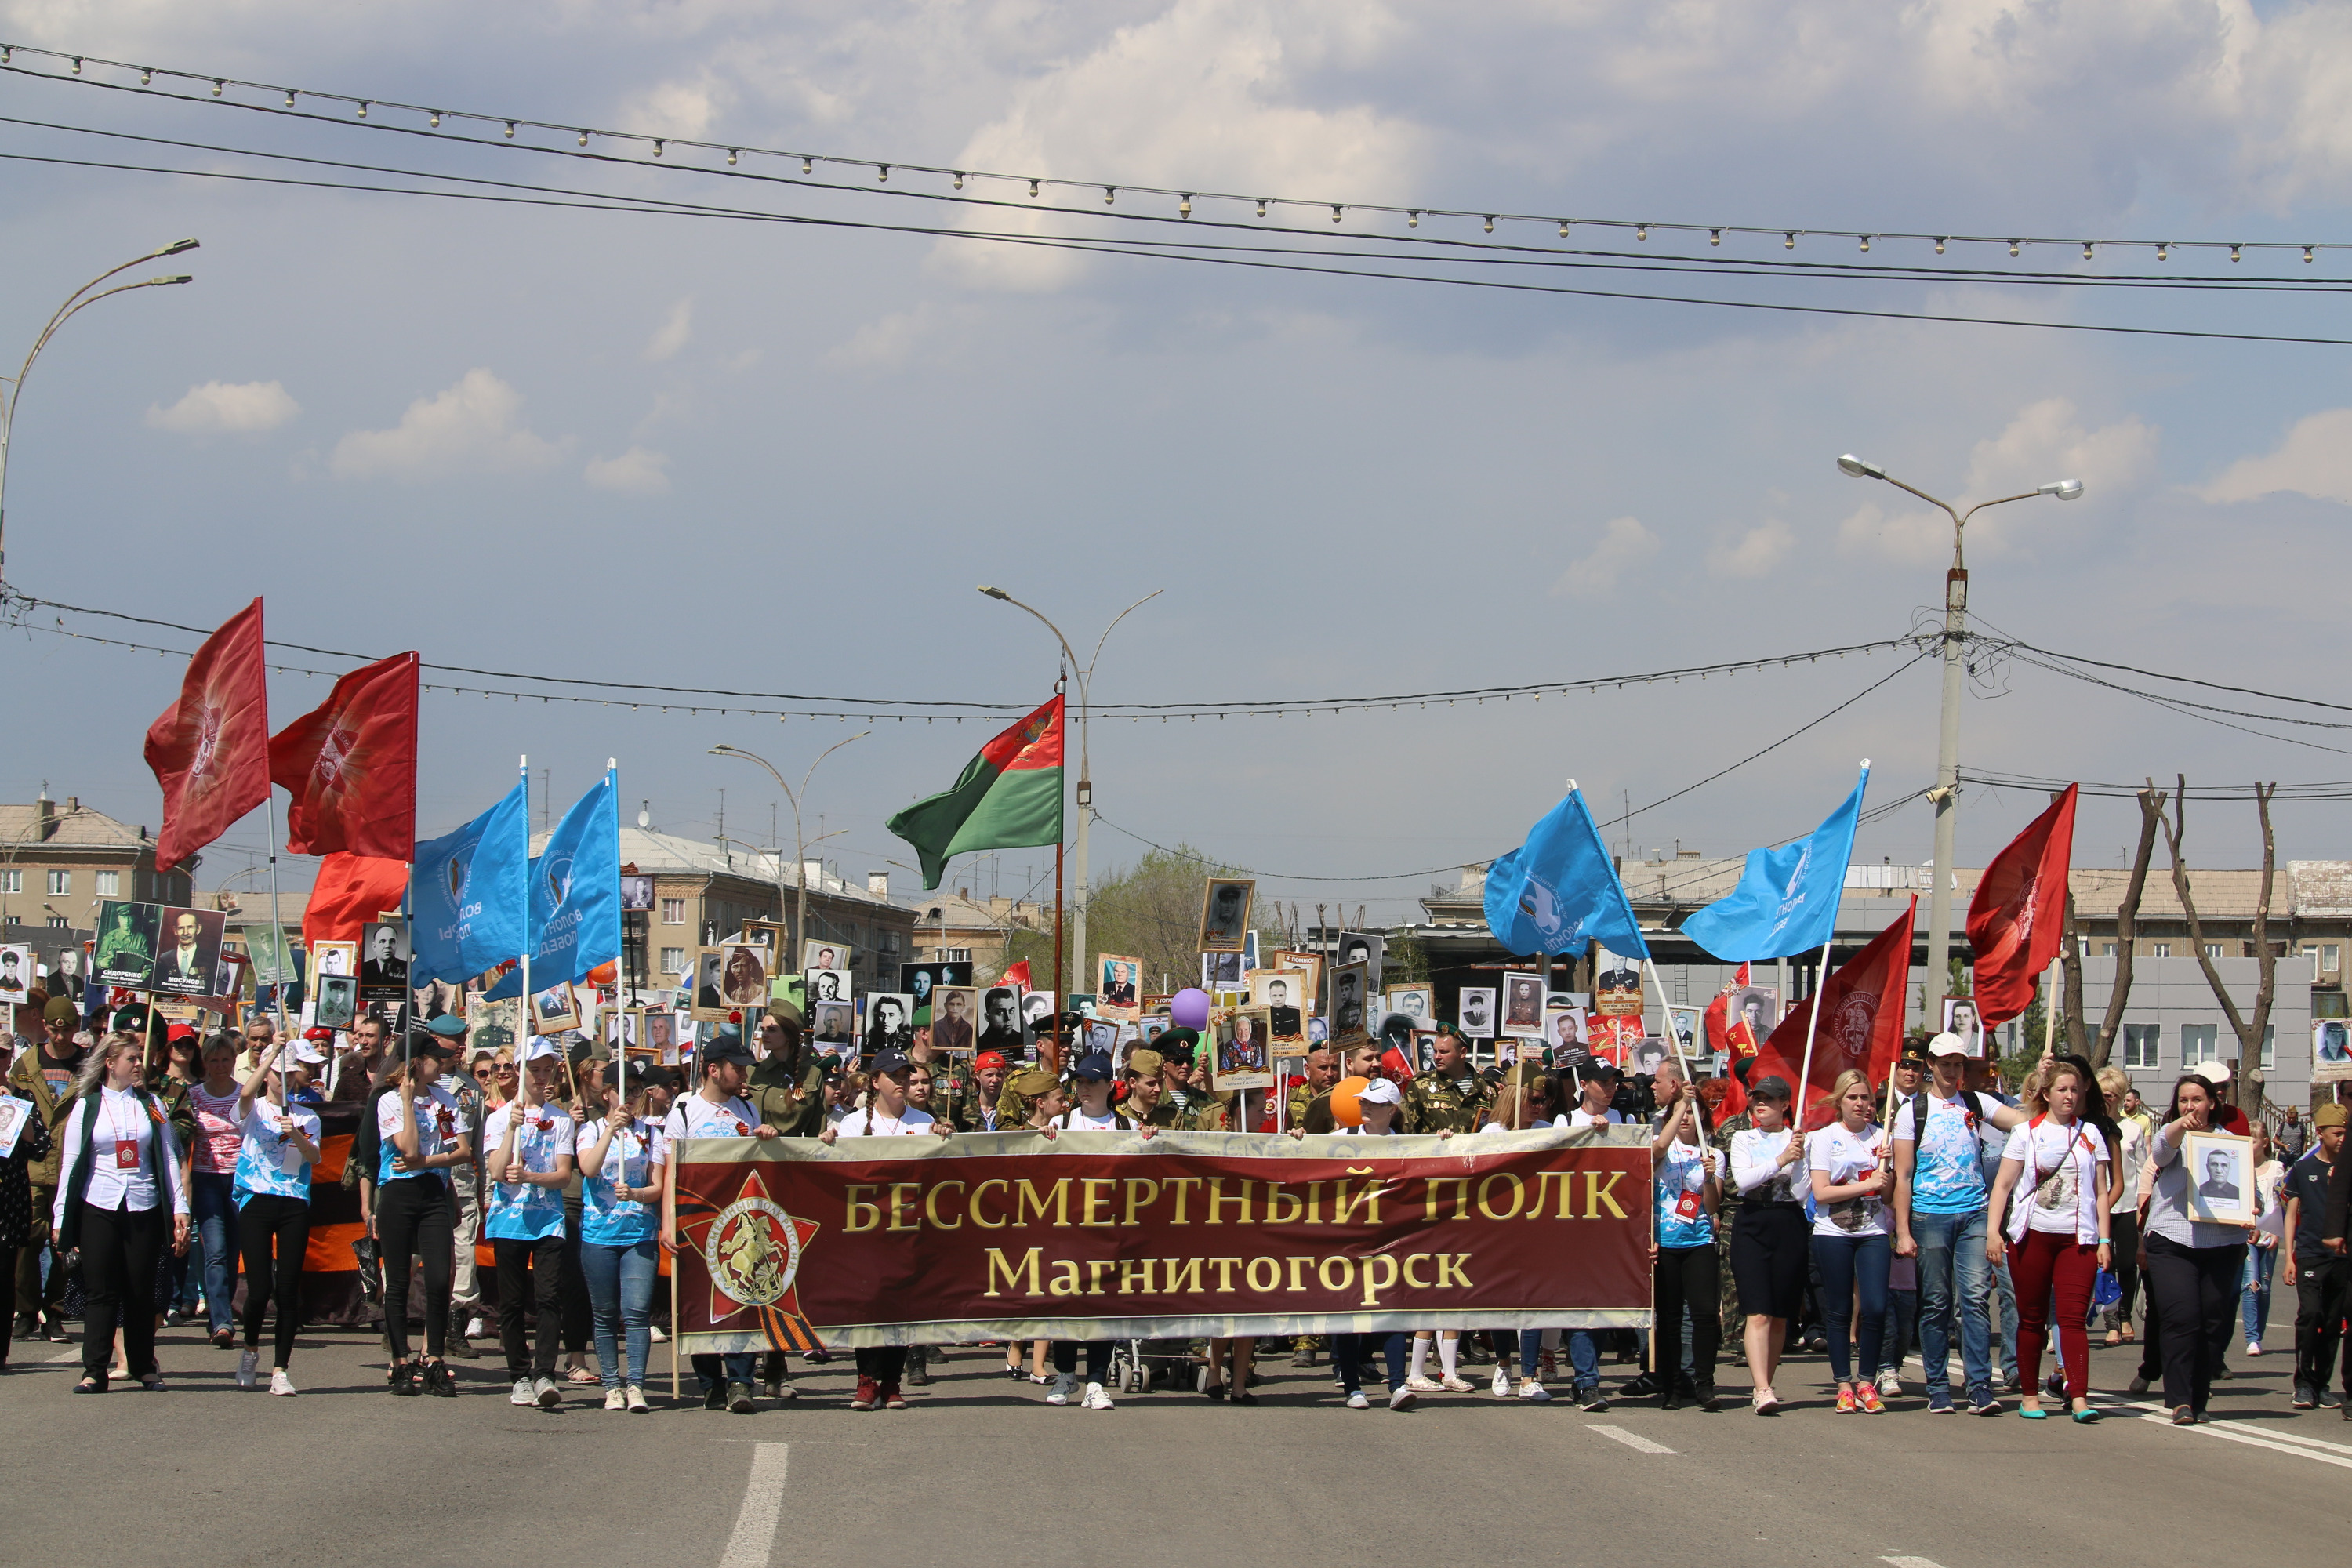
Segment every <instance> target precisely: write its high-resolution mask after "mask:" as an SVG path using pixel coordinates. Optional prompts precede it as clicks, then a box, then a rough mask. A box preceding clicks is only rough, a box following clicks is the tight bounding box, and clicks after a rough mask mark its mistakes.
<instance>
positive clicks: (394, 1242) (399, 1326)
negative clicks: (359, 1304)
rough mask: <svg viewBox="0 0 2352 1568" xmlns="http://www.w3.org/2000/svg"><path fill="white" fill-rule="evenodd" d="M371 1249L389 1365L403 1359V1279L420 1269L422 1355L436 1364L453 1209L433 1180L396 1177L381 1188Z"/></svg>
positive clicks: (445, 1309) (445, 1315)
mask: <svg viewBox="0 0 2352 1568" xmlns="http://www.w3.org/2000/svg"><path fill="white" fill-rule="evenodd" d="M375 1234H376V1245H377V1247H379V1248H380V1249H381V1250H382V1251H383V1331H384V1333H385V1334H386V1335H387V1336H389V1337H390V1339H391V1341H392V1359H393V1360H394V1361H406V1360H407V1359H408V1274H409V1269H410V1268H412V1267H413V1266H414V1265H415V1264H417V1263H420V1262H421V1263H423V1264H424V1265H425V1354H426V1355H428V1356H431V1357H433V1358H434V1359H435V1360H436V1361H438V1360H439V1359H440V1358H441V1345H442V1342H443V1340H444V1338H445V1336H446V1334H447V1333H448V1331H449V1267H450V1260H451V1258H452V1256H453V1254H452V1253H451V1250H450V1248H451V1247H452V1245H453V1243H454V1242H455V1239H456V1237H457V1203H456V1200H454V1199H452V1198H451V1197H450V1195H449V1188H448V1186H447V1184H445V1183H444V1182H443V1181H442V1180H441V1178H440V1177H438V1176H435V1175H423V1176H402V1177H400V1178H399V1179H397V1180H395V1181H390V1182H386V1183H384V1184H383V1187H382V1188H381V1189H380V1195H379V1196H378V1198H377V1201H376V1211H375Z"/></svg>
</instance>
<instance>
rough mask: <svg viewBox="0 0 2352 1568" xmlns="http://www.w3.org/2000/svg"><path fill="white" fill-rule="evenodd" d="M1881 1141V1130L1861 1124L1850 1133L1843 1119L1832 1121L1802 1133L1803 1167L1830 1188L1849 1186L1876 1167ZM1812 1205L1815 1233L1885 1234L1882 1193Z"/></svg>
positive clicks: (1819, 1234)
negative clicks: (1821, 1176) (1813, 1172)
mask: <svg viewBox="0 0 2352 1568" xmlns="http://www.w3.org/2000/svg"><path fill="white" fill-rule="evenodd" d="M1885 1140H1886V1134H1885V1131H1882V1130H1881V1129H1879V1128H1876V1127H1864V1129H1863V1130H1862V1131H1860V1132H1859V1133H1854V1132H1849V1131H1846V1127H1845V1123H1844V1122H1843V1121H1832V1122H1831V1123H1830V1124H1829V1125H1828V1126H1827V1127H1824V1128H1822V1130H1821V1131H1818V1132H1812V1133H1809V1134H1807V1135H1806V1138H1805V1167H1806V1169H1808V1170H1811V1171H1819V1172H1821V1173H1822V1174H1823V1175H1824V1176H1826V1177H1827V1178H1828V1179H1829V1184H1830V1185H1832V1186H1833V1187H1845V1186H1852V1185H1853V1184H1854V1183H1856V1182H1858V1181H1860V1180H1862V1179H1863V1178H1864V1176H1866V1175H1868V1174H1870V1173H1871V1172H1873V1171H1874V1170H1876V1169H1877V1168H1878V1152H1879V1149H1880V1147H1881V1146H1882V1145H1883V1144H1884V1143H1885ZM1809 1184H1810V1183H1809ZM1814 1208H1815V1209H1816V1211H1817V1213H1816V1214H1815V1215H1814V1218H1813V1234H1814V1235H1815V1236H1885V1234H1886V1204H1885V1194H1878V1195H1877V1196H1865V1197H1856V1198H1840V1199H1838V1200H1837V1201H1835V1202H1834V1203H1828V1204H1823V1203H1821V1202H1819V1201H1818V1200H1816V1201H1815V1204H1814Z"/></svg>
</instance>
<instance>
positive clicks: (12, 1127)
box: [0, 1095, 33, 1160]
mask: <svg viewBox="0 0 2352 1568" xmlns="http://www.w3.org/2000/svg"><path fill="white" fill-rule="evenodd" d="M32 1114H33V1102H32V1101H31V1100H19V1099H18V1098H16V1096H15V1095H10V1096H8V1097H7V1098H6V1099H5V1100H0V1160H5V1159H7V1158H8V1157H9V1156H11V1155H13V1154H15V1153H16V1140H17V1139H19V1138H21V1137H23V1136H24V1134H25V1123H26V1121H28V1120H29V1119H30V1118H31V1116H32Z"/></svg>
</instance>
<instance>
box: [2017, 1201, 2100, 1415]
mask: <svg viewBox="0 0 2352 1568" xmlns="http://www.w3.org/2000/svg"><path fill="white" fill-rule="evenodd" d="M2098 1277H2099V1249H2098V1248H2097V1247H2084V1245H2083V1244H2082V1243H2080V1242H2078V1241H2076V1240H2075V1239H2074V1237H2072V1236H2071V1235H2070V1236H2059V1235H2057V1234H2055V1233H2053V1232H2051V1231H2046V1230H2029V1231H2027V1232H2026V1233H2025V1239H2024V1240H2023V1241H2021V1242H2014V1243H2011V1246H2010V1248H2009V1279H2010V1283H2011V1285H2012V1286H2014V1287H2015V1288H2016V1290H2017V1376H2018V1381H2019V1383H2020V1384H2021V1386H2022V1387H2024V1388H2025V1390H2026V1391H2027V1392H2028V1393H2032V1392H2033V1391H2035V1390H2038V1389H2039V1388H2040V1387H2041V1386H2042V1346H2043V1345H2045V1344H2047V1343H2049V1342H2050V1315H2051V1313H2052V1312H2053V1311H2054V1312H2056V1313H2057V1315H2058V1349H2059V1352H2060V1355H2061V1356H2062V1357H2063V1360H2064V1361H2065V1363H2066V1397H2067V1398H2069V1399H2081V1398H2084V1397H2085V1396H2086V1395H2087V1394H2089V1393H2090V1391H2091V1336H2090V1334H2089V1333H2088V1331H2086V1330H2085V1329H2084V1323H2085V1322H2086V1321H2088V1320H2089V1318H2090V1315H2091V1287H2092V1286H2093V1285H2094V1284H2095V1283H2096V1282H2097V1280H2098ZM2053 1297H2054V1302H2053Z"/></svg>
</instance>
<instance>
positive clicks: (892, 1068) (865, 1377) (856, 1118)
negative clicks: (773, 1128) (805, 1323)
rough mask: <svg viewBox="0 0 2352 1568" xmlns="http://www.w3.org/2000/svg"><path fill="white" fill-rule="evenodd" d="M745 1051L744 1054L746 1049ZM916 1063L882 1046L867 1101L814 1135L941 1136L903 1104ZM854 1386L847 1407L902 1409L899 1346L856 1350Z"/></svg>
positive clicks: (937, 1127)
mask: <svg viewBox="0 0 2352 1568" xmlns="http://www.w3.org/2000/svg"><path fill="white" fill-rule="evenodd" d="M746 1054H749V1053H746ZM914 1073H915V1064H914V1063H913V1062H911V1061H909V1060H908V1058H907V1055H906V1053H905V1052H903V1051H897V1050H885V1051H883V1052H882V1053H880V1054H879V1055H878V1056H877V1057H876V1058H874V1069H873V1079H874V1089H873V1094H872V1097H871V1099H870V1100H868V1101H867V1103H866V1105H865V1106H863V1107H861V1108H860V1109H858V1110H853V1111H851V1112H850V1113H849V1114H848V1115H847V1116H845V1117H843V1118H842V1119H841V1120H840V1121H836V1122H835V1123H834V1124H833V1125H832V1126H830V1127H828V1128H826V1129H825V1130H824V1131H822V1132H820V1133H818V1134H817V1142H820V1143H828V1144H829V1143H833V1142H836V1141H837V1140H839V1139H842V1138H905V1137H912V1136H915V1135H916V1134H919V1133H924V1132H929V1133H932V1134H935V1135H937V1136H939V1137H941V1138H944V1137H946V1136H947V1135H948V1134H949V1132H950V1131H951V1129H950V1127H949V1126H948V1124H947V1123H946V1122H944V1121H937V1120H935V1119H934V1118H933V1117H932V1116H931V1114H930V1113H929V1111H926V1110H917V1109H915V1107H913V1106H911V1105H909V1104H908V1103H907V1084H908V1080H909V1079H912V1078H913V1077H914ZM856 1361H857V1387H856V1390H855V1391H854V1392H853V1393H852V1394H850V1397H849V1407H850V1408H851V1409H852V1410H871V1409H873V1408H875V1406H877V1405H879V1406H881V1407H882V1408H883V1409H885V1410H904V1409H905V1408H907V1396H906V1394H904V1393H902V1392H901V1391H900V1389H899V1386H898V1384H899V1380H900V1379H901V1378H903V1377H904V1376H905V1375H906V1372H907V1347H906V1346H904V1345H866V1346H860V1347H859V1348H858V1350H857V1352H856Z"/></svg>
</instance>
